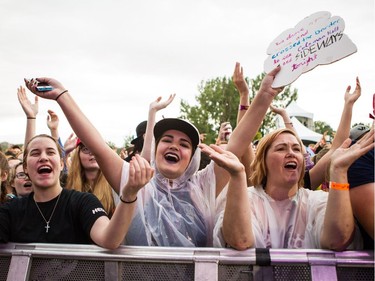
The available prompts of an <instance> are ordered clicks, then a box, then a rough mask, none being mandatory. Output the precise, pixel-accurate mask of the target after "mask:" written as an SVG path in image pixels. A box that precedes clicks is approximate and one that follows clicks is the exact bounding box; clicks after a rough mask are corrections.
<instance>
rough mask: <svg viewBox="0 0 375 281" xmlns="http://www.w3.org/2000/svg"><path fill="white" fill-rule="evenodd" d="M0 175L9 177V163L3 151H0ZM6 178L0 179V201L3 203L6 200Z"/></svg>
mask: <svg viewBox="0 0 375 281" xmlns="http://www.w3.org/2000/svg"><path fill="white" fill-rule="evenodd" d="M0 173H1V174H0V176H1V177H3V176H5V175H6V176H7V178H8V177H9V163H8V159H7V157H6V156H5V154H4V153H3V152H1V151H0ZM7 182H8V181H7V179H6V180H4V181H1V187H0V188H1V190H0V203H4V202H6V201H7V200H6V195H7V188H6V187H7Z"/></svg>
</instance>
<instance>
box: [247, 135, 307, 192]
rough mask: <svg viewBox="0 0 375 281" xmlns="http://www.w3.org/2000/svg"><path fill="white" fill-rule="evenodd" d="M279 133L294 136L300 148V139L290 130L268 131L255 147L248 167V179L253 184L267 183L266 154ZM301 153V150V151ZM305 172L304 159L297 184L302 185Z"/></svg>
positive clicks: (301, 144)
mask: <svg viewBox="0 0 375 281" xmlns="http://www.w3.org/2000/svg"><path fill="white" fill-rule="evenodd" d="M281 134H291V135H293V136H295V138H296V139H297V141H298V143H299V144H300V146H301V148H302V146H303V143H302V141H301V139H300V138H299V137H298V135H297V134H296V133H295V132H294V131H292V130H290V129H286V128H283V129H278V130H276V131H274V132H272V133H269V134H268V135H266V136H264V137H263V138H262V139H261V140H260V142H259V144H258V147H257V152H256V154H255V159H254V161H253V162H252V163H251V166H250V169H251V176H250V180H251V182H252V184H253V185H254V186H257V185H263V187H264V186H265V185H266V183H267V167H266V155H267V152H268V150H269V148H270V147H271V144H272V143H273V142H274V141H275V139H276V138H277V137H278V136H279V135H281ZM301 154H302V151H301ZM304 174H305V161H303V167H302V169H301V174H300V178H299V180H298V186H299V187H300V186H303V177H304Z"/></svg>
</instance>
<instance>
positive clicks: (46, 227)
mask: <svg viewBox="0 0 375 281" xmlns="http://www.w3.org/2000/svg"><path fill="white" fill-rule="evenodd" d="M61 193H62V191H61V192H60V194H59V196H58V197H57V200H56V203H55V206H54V207H53V210H52V213H51V216H50V217H49V220H48V221H47V220H46V218H45V217H44V215H43V213H42V210H40V208H39V206H38V203H36V201H35V199H34V202H35V205H36V207H37V208H38V211H39V213H40V214H41V215H42V218H43V220H44V221H45V223H46V226H45V227H44V228H45V229H46V233H48V230H49V229H50V228H51V227H50V226H49V223H50V222H51V219H52V216H53V214H54V213H55V210H56V206H57V203H59V199H60V195H61Z"/></svg>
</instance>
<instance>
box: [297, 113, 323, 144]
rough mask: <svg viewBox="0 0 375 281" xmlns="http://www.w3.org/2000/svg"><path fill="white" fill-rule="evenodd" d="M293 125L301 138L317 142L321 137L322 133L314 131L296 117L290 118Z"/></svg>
mask: <svg viewBox="0 0 375 281" xmlns="http://www.w3.org/2000/svg"><path fill="white" fill-rule="evenodd" d="M291 120H292V123H293V127H294V128H295V129H296V131H297V134H298V136H299V137H300V139H301V140H305V141H312V142H318V141H320V140H321V139H322V136H323V135H322V134H319V133H316V132H314V131H312V130H310V129H309V128H307V127H305V126H304V125H303V124H302V123H301V122H299V121H298V119H297V118H296V117H292V118H291Z"/></svg>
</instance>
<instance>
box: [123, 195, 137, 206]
mask: <svg viewBox="0 0 375 281" xmlns="http://www.w3.org/2000/svg"><path fill="white" fill-rule="evenodd" d="M137 199H138V197H135V199H134V200H133V201H125V200H124V199H122V195H121V196H120V201H121V202H122V203H125V204H131V203H134V202H135V201H137Z"/></svg>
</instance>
